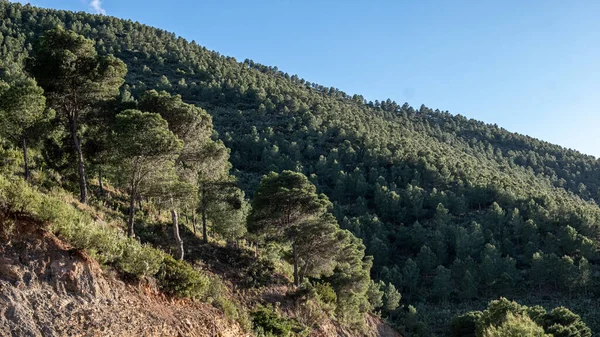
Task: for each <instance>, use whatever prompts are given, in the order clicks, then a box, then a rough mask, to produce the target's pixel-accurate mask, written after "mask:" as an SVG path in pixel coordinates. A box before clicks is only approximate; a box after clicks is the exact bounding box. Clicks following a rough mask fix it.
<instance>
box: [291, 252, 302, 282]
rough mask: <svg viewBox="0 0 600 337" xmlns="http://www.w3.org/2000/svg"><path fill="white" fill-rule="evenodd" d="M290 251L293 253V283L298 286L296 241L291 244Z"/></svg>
mask: <svg viewBox="0 0 600 337" xmlns="http://www.w3.org/2000/svg"><path fill="white" fill-rule="evenodd" d="M292 251H293V253H294V285H295V286H296V287H299V286H300V280H299V279H298V250H297V249H296V241H294V243H293V244H292Z"/></svg>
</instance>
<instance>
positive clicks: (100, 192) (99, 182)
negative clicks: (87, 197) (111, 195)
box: [98, 167, 104, 196]
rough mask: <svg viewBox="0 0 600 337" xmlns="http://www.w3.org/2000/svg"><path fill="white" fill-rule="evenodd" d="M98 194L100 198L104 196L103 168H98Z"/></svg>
mask: <svg viewBox="0 0 600 337" xmlns="http://www.w3.org/2000/svg"><path fill="white" fill-rule="evenodd" d="M98 185H99V186H98V188H99V190H98V193H99V194H100V196H103V195H104V184H103V183H102V167H98Z"/></svg>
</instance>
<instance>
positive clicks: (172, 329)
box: [0, 219, 246, 337]
mask: <svg viewBox="0 0 600 337" xmlns="http://www.w3.org/2000/svg"><path fill="white" fill-rule="evenodd" d="M0 222H3V221H1V220H0ZM0 226H2V225H0ZM245 335H246V334H245V333H243V331H242V330H241V329H240V327H239V326H238V325H237V324H235V323H233V322H230V321H228V320H227V319H226V318H225V317H224V316H223V314H222V313H221V312H219V311H218V310H216V309H214V308H213V307H211V306H209V305H205V304H201V303H193V302H191V301H181V300H178V301H175V300H171V299H168V298H166V297H164V296H162V295H161V294H159V293H157V292H156V291H154V290H153V288H152V287H150V286H142V285H132V284H126V283H124V282H123V281H121V280H119V278H118V277H116V276H115V275H114V274H111V273H110V272H105V271H103V270H102V269H101V268H100V266H99V265H98V264H97V263H96V262H95V261H93V260H92V259H90V258H89V257H88V256H86V255H85V254H83V253H81V252H78V251H75V250H72V249H70V247H68V246H67V245H65V244H64V243H63V242H61V241H60V240H59V239H57V238H56V237H55V236H54V235H52V234H50V233H48V232H46V231H44V230H41V229H40V227H39V225H37V224H35V223H33V222H31V221H28V220H26V219H20V220H17V221H16V223H15V225H14V229H13V230H12V233H11V234H10V235H0V336H28V337H29V336H31V337H37V336H40V337H42V336H43V337H54V336H56V337H58V336H136V337H140V336H223V337H225V336H227V337H239V336H245Z"/></svg>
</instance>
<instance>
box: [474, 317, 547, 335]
mask: <svg viewBox="0 0 600 337" xmlns="http://www.w3.org/2000/svg"><path fill="white" fill-rule="evenodd" d="M551 336H552V335H547V334H546V333H544V329H543V328H542V327H541V326H539V325H537V324H536V323H535V322H534V321H532V320H531V318H529V317H527V316H515V315H514V314H512V313H508V314H507V315H506V319H505V321H504V322H503V323H502V324H501V325H500V326H498V327H496V326H490V327H489V328H488V329H486V330H485V332H484V333H483V337H551Z"/></svg>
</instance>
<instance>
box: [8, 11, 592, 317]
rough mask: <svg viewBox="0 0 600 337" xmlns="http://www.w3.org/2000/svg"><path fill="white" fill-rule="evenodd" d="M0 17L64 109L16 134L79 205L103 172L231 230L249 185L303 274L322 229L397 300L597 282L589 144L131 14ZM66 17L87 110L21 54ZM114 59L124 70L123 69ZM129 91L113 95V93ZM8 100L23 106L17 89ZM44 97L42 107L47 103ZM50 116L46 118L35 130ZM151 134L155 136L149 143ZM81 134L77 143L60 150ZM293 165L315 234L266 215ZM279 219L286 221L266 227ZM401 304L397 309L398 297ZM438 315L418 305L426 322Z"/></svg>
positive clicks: (520, 294)
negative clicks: (333, 81) (283, 67)
mask: <svg viewBox="0 0 600 337" xmlns="http://www.w3.org/2000/svg"><path fill="white" fill-rule="evenodd" d="M0 17H1V18H2V23H1V24H0V59H1V60H2V61H1V66H2V69H3V72H4V74H3V76H5V78H11V76H12V74H18V73H19V72H20V69H22V68H23V67H25V68H26V69H27V67H30V68H29V69H31V71H30V74H31V76H33V77H35V79H36V81H37V82H38V84H39V85H40V86H41V87H42V88H43V89H44V90H45V92H44V95H43V96H45V97H46V100H47V101H48V106H49V107H51V108H52V109H45V110H44V109H41V108H40V109H39V111H37V110H36V108H35V106H36V104H32V105H31V111H30V112H29V113H28V115H29V114H31V116H30V117H27V118H25V119H27V120H15V121H14V123H16V124H18V125H21V129H22V132H21V131H20V129H19V128H11V130H13V131H14V130H16V132H15V133H14V134H10V135H9V134H6V139H11V140H14V145H15V146H17V145H18V146H19V147H22V146H23V145H22V144H25V143H26V144H32V145H34V143H36V142H40V144H41V145H39V147H38V149H39V150H38V151H37V152H36V153H37V155H38V156H39V157H40V158H41V159H42V160H39V161H36V165H38V168H39V169H40V170H39V171H43V172H45V171H44V170H45V168H46V167H48V168H50V169H52V171H53V172H60V173H61V174H62V176H61V177H62V178H63V179H64V182H65V184H68V183H70V182H73V181H79V186H80V190H81V195H82V200H84V197H85V191H84V187H82V186H84V185H85V181H84V182H83V183H81V181H82V180H83V179H85V178H86V177H90V176H91V175H92V173H90V172H93V175H94V176H96V175H98V180H100V181H101V180H102V179H103V178H105V177H108V179H110V180H111V182H114V183H115V184H118V185H119V186H120V187H121V188H123V189H125V190H126V191H128V193H129V196H130V197H131V200H130V202H131V211H130V214H131V215H132V216H133V215H135V214H136V213H135V211H136V203H139V202H140V201H142V199H144V198H152V199H153V202H155V203H156V205H160V207H164V208H165V209H168V210H169V211H173V214H174V220H175V218H176V215H177V211H179V210H182V209H194V210H198V212H199V215H200V218H202V220H203V223H205V224H206V223H207V222H208V223H213V224H214V228H215V229H216V232H217V233H220V234H219V235H223V237H228V238H230V239H232V240H233V239H235V238H239V237H242V236H244V231H245V230H246V228H245V227H244V226H240V225H239V224H242V223H244V224H245V220H243V219H245V214H246V213H248V212H250V211H249V209H250V207H249V206H248V205H247V204H246V203H245V201H244V193H242V191H244V192H245V195H247V196H248V197H250V198H251V199H253V200H254V203H256V205H255V206H254V207H253V208H252V212H251V213H250V217H249V220H250V221H249V230H250V232H249V233H248V237H251V238H252V239H253V240H256V241H257V242H267V241H275V242H279V243H280V244H283V245H287V246H289V247H290V249H291V250H292V253H293V252H295V253H296V254H292V255H295V258H294V259H292V260H297V261H302V262H301V263H295V265H296V269H297V272H296V273H295V274H297V275H296V277H295V282H296V283H299V282H301V280H302V279H303V278H304V277H307V276H310V275H312V274H313V273H322V275H327V274H328V273H329V272H330V271H331V265H330V264H328V263H324V264H321V263H322V261H312V262H311V259H306V258H304V257H302V250H303V249H308V250H311V249H315V250H320V249H322V250H323V254H324V256H326V255H327V254H329V252H328V251H327V248H328V247H317V246H315V247H312V246H306V247H300V246H299V245H298V242H301V241H302V242H303V243H304V242H305V241H304V240H308V241H310V240H309V238H310V235H311V234H310V232H311V231H312V230H315V231H323V233H328V234H327V235H324V240H332V242H337V243H336V244H339V243H340V242H342V243H343V242H346V243H348V244H349V245H354V246H355V247H356V249H357V250H358V251H360V250H361V247H362V245H363V244H364V247H365V248H364V249H365V253H366V255H370V256H373V261H372V268H370V266H369V264H370V263H365V262H364V261H363V263H365V264H366V265H365V266H364V267H362V269H360V268H359V267H358V266H356V267H352V268H355V269H354V270H356V271H357V272H358V271H359V269H360V270H361V271H360V272H359V274H360V273H364V271H365V270H366V271H369V269H370V276H371V277H372V278H373V279H375V280H377V281H383V282H384V286H380V283H379V282H372V283H373V284H375V285H377V286H373V287H372V288H373V289H375V288H378V289H379V288H385V289H389V291H388V293H389V294H390V295H389V296H387V297H389V298H395V297H397V296H395V295H392V294H393V293H394V291H396V292H398V291H399V292H401V293H402V295H403V301H404V302H406V303H407V304H408V303H412V304H415V305H417V304H418V303H433V304H444V303H448V302H452V303H461V304H465V303H466V304H469V303H473V305H482V303H487V302H488V300H489V299H490V298H494V297H496V298H497V297H498V296H500V295H503V296H512V297H515V298H526V297H528V296H529V295H530V294H532V293H534V294H537V297H536V298H538V299H540V298H542V297H551V298H552V299H553V301H555V302H559V304H566V302H565V301H567V300H568V301H573V303H575V300H574V298H578V297H584V298H585V297H589V296H590V295H596V294H597V293H596V287H595V286H596V285H597V284H598V282H599V277H598V275H600V273H599V272H600V267H599V266H600V260H599V256H598V238H600V231H599V228H600V226H599V225H600V208H598V206H597V204H596V202H597V201H598V198H599V194H598V187H600V185H599V184H598V181H600V162H598V160H596V159H595V158H593V157H591V156H586V155H583V154H580V153H578V152H576V151H572V150H568V149H564V148H561V147H559V146H556V145H552V144H548V143H545V142H542V141H539V140H536V139H533V138H530V137H526V136H522V135H518V134H514V133H510V132H508V131H506V130H504V129H501V128H499V127H497V126H495V125H486V124H484V123H481V122H478V121H474V120H469V119H467V118H465V117H463V116H460V115H456V116H454V115H451V114H449V113H447V112H441V111H438V110H435V111H434V110H432V109H429V108H427V107H425V106H421V107H420V108H419V109H414V108H412V107H410V106H409V105H407V104H404V105H399V104H397V103H395V102H393V101H391V100H382V101H375V102H367V101H365V100H364V98H363V97H362V96H360V95H348V94H346V93H344V92H342V91H340V90H337V89H335V88H328V87H324V86H321V85H318V84H315V83H311V82H308V81H306V80H304V79H301V78H299V77H298V76H296V75H289V74H287V73H284V72H281V71H279V69H277V68H276V67H267V66H263V65H261V64H258V63H255V62H253V61H251V60H245V61H244V62H238V61H237V60H235V59H233V58H231V57H225V56H222V55H220V54H218V53H216V52H212V51H209V50H207V49H206V48H203V47H201V46H198V45H197V44H196V43H194V42H193V41H192V42H188V41H186V40H185V39H183V38H180V37H176V36H175V35H174V34H172V33H169V32H166V31H163V30H159V29H155V28H151V27H148V26H144V25H141V24H138V23H134V22H131V21H127V20H120V19H116V18H112V17H106V16H96V15H89V14H85V13H72V12H66V11H54V10H45V9H39V8H35V7H32V6H28V5H27V6H22V5H19V4H9V3H8V2H6V1H0ZM56 26H64V27H65V28H66V29H68V30H71V31H74V32H75V33H77V34H80V35H83V36H85V37H86V38H89V39H91V40H93V41H94V44H93V45H92V44H89V45H86V46H85V47H81V48H82V51H81V52H90V53H91V54H90V55H93V56H90V58H91V59H93V60H94V62H96V66H95V67H93V69H81V71H88V72H90V73H89V75H90V76H93V77H94V80H97V81H100V82H102V86H101V88H95V87H94V86H93V85H90V83H88V82H85V83H84V85H82V86H77V90H91V91H90V92H91V94H89V95H83V96H81V94H80V93H77V92H75V93H74V94H75V96H76V98H77V104H75V107H74V106H71V105H69V106H68V107H66V106H61V105H60V103H56V102H64V100H66V99H69V98H70V97H71V96H69V95H67V96H56V95H54V94H53V91H52V90H58V89H52V88H53V87H54V86H57V85H59V84H58V83H55V77H53V76H54V75H52V74H44V73H45V72H46V71H50V70H48V69H46V68H45V67H44V65H43V63H39V64H36V63H35V62H33V63H31V64H30V62H27V59H28V58H29V57H30V56H32V57H33V60H38V58H36V55H41V54H40V52H41V51H40V50H39V47H38V46H37V41H38V40H39V39H40V37H41V36H42V35H43V34H44V33H45V32H46V31H47V30H48V29H53V28H55V27H56ZM65 34H66V33H65ZM68 34H72V33H68ZM72 36H74V35H72ZM78 38H79V39H83V38H80V37H78ZM82 41H83V40H82ZM86 43H87V42H86ZM90 43H91V42H90ZM52 52H53V50H48V53H52ZM96 53H97V54H96ZM110 55H114V57H112V56H110ZM69 57H70V56H69ZM115 57H116V58H115ZM117 58H118V59H120V60H122V62H124V63H125V64H126V65H127V70H128V71H127V73H126V74H125V71H124V69H125V67H124V66H123V64H122V63H121V62H120V61H119V60H118V59H117ZM44 59H49V58H47V57H44ZM42 61H43V60H41V59H40V62H42ZM43 62H50V61H43ZM82 66H83V65H82ZM36 67H37V68H36ZM35 69H38V70H37V74H36V70H35ZM40 76H41V77H40ZM44 76H48V77H47V79H44ZM17 77H18V76H17ZM38 77H39V78H38ZM11 81H12V82H11V83H12V84H9V85H8V86H5V87H6V88H12V87H15V86H16V87H19V86H21V87H28V88H29V89H27V90H26V92H28V93H24V94H23V95H29V96H36V95H37V94H36V92H40V89H36V86H35V84H34V83H33V82H32V80H31V79H19V80H11ZM44 81H47V82H44ZM9 82H10V81H9ZM100 82H99V83H100ZM27 83H29V84H27ZM45 83H46V84H45ZM121 84H123V85H121ZM64 89H68V85H67V86H66V87H65V88H64ZM15 90H16V89H15ZM15 90H9V91H7V92H8V93H7V94H6V95H8V96H7V97H9V96H11V95H15V93H14V91H15ZM61 90H62V89H61ZM94 90H96V91H94ZM117 91H118V92H117ZM11 92H12V93H11ZM117 93H118V99H116V100H107V99H106V97H107V96H106V95H109V94H110V95H114V94H117ZM177 95H179V96H177ZM81 99H83V100H84V101H85V100H89V101H88V102H87V103H82V101H81ZM14 101H15V102H16V103H13V104H14V105H15V106H17V105H18V102H20V99H16V100H14ZM33 101H35V100H33ZM6 102H10V100H8V99H7V100H6ZM88 103H89V104H91V103H94V104H93V105H94V106H98V104H97V103H101V104H100V106H102V110H101V111H103V113H102V114H98V113H97V112H96V111H95V110H94V109H90V110H89V111H87V110H86V109H80V108H77V109H79V110H77V112H76V114H75V116H73V117H71V115H72V114H73V111H71V112H69V111H67V110H70V109H73V108H76V106H77V105H78V104H88ZM37 105H39V106H43V98H39V101H38V103H37ZM63 105H64V104H63ZM6 109H9V108H6ZM6 109H5V110H6ZM12 109H18V107H15V108H12ZM34 110H35V111H34ZM36 111H37V112H36ZM207 111H208V112H209V113H210V116H209V114H208V113H207ZM38 112H39V113H38ZM107 112H110V113H107ZM157 114H158V115H157ZM211 117H212V119H211ZM79 118H82V120H79ZM71 119H73V121H74V122H75V124H76V127H75V128H73V126H72V125H70V124H69V123H71V121H70V120H71ZM84 120H85V121H84ZM165 121H166V122H165ZM11 123H13V121H11ZM177 123H180V124H179V126H176V125H177ZM213 123H214V129H213ZM141 124H143V125H144V126H143V127H142V126H141ZM57 127H59V128H60V130H61V131H60V132H56V130H57V129H56V128H57ZM138 127H140V129H139V134H138V135H136V133H137V132H138V131H137V130H138V129H137V128H138ZM40 128H41V129H45V130H52V131H51V132H49V133H47V136H44V137H41V135H42V134H43V132H41V131H38V130H41V129H40ZM73 129H74V130H75V131H73ZM133 130H136V131H135V132H134V131H133ZM142 134H143V135H144V136H143V135H142ZM148 134H151V135H153V136H149V137H150V138H148V139H145V138H144V139H143V140H140V139H141V138H138V137H142V136H143V137H146V136H145V135H148ZM187 137H191V138H187ZM78 142H79V143H81V146H80V147H81V150H76V151H71V152H67V151H64V149H65V148H67V147H69V146H65V145H69V144H77V143H78ZM108 144H110V145H108ZM36 146H37V145H36ZM24 148H25V147H24ZM74 148H75V149H76V148H77V146H74ZM163 150H164V152H161V151H163ZM7 156H8V154H7ZM197 156H199V157H201V158H202V159H203V158H212V159H211V160H210V161H205V160H198V158H199V157H197ZM82 162H83V164H78V167H79V169H78V170H70V169H71V168H72V167H73V165H74V163H82ZM207 162H210V163H211V164H210V165H207V164H206V163H207ZM229 162H230V163H231V166H229V165H230V164H228V163H229ZM213 163H214V165H215V166H211V165H213ZM158 168H160V170H158ZM230 168H231V170H230ZM286 170H287V171H291V172H297V173H302V174H303V175H304V176H306V177H307V179H308V182H310V184H312V185H314V186H316V190H314V191H313V190H312V188H309V187H306V186H310V185H308V184H306V185H305V182H302V184H301V185H302V186H305V187H299V188H301V189H306V192H307V193H308V194H310V195H317V197H316V198H315V199H314V200H313V201H314V202H315V205H313V206H314V207H312V208H311V209H310V210H307V213H306V214H305V215H306V217H299V218H298V220H299V221H301V222H302V223H303V224H305V225H306V227H305V228H307V229H310V230H308V231H307V232H306V233H304V234H302V235H308V237H303V236H302V235H300V234H299V233H297V232H296V230H297V228H296V225H298V224H297V223H292V222H288V223H286V221H281V219H282V218H269V217H267V216H266V215H265V214H262V213H261V211H260V207H259V205H263V206H265V205H267V204H270V202H271V201H272V200H271V199H269V196H268V195H262V194H261V192H260V191H261V190H270V191H274V190H273V189H274V187H273V186H270V185H269V184H266V183H265V182H261V179H262V177H263V176H265V175H267V177H270V179H273V184H275V181H281V180H283V179H284V177H282V176H283V175H284V174H283V173H282V172H284V171H286ZM230 172H231V174H230ZM270 172H278V173H280V174H278V175H269V174H270ZM167 177H168V179H167ZM298 179H299V178H298ZM157 182H159V183H157ZM238 186H239V188H238ZM178 191H190V192H192V193H187V192H186V193H178ZM321 194H324V195H326V196H327V200H328V201H327V202H325V200H326V199H325V198H324V197H322V196H320V195H321ZM190 196H193V197H190ZM276 200H277V201H280V199H276ZM325 204H327V206H325ZM192 205H193V207H192ZM198 205H199V206H198ZM317 206H318V207H317ZM324 209H327V211H324ZM265 210H266V208H265ZM265 212H266V211H265ZM269 212H271V211H269ZM200 213H201V214H200ZM223 214H238V215H235V216H232V217H223V216H222V215H223ZM279 215H280V216H283V215H282V214H279ZM331 215H333V217H334V218H335V219H334V218H332V217H331ZM278 219H279V220H278ZM316 219H319V221H316ZM134 220H135V219H133V220H131V221H130V224H131V223H133V222H134ZM220 221H221V222H223V223H219V222H220ZM225 222H226V223H225ZM274 223H277V224H278V225H281V226H280V227H278V228H277V230H275V231H272V230H271V229H270V225H271V224H274ZM335 223H337V224H339V228H338V227H337V226H336V225H335ZM334 227H335V228H334ZM254 228H265V230H266V229H269V230H268V231H265V232H261V231H257V230H256V229H254ZM345 230H347V231H349V232H351V233H352V234H353V235H354V236H355V237H357V238H358V239H360V241H361V242H362V244H361V243H360V242H359V241H356V240H355V239H354V238H353V237H352V236H350V235H349V234H348V232H347V231H345ZM132 233H133V232H132ZM343 236H347V238H343ZM350 242H353V243H350ZM294 247H295V248H294ZM361 254H362V253H359V254H358V255H361ZM358 255H357V256H358ZM360 259H362V257H361V258H359V259H357V260H356V261H358V260H360ZM353 263H355V262H352V263H350V262H348V264H349V265H352V264H353ZM357 263H358V262H356V263H355V264H357ZM311 264H314V265H311ZM365 278H367V277H365ZM329 281H330V282H334V280H333V279H330V280H329ZM332 284H333V283H332ZM361 284H362V283H361ZM364 284H367V286H364V285H361V286H360V287H358V289H361V292H362V291H365V292H364V293H363V294H364V297H363V298H371V301H370V302H371V303H377V302H378V295H377V294H378V293H377V292H375V295H374V296H368V293H369V290H368V289H369V288H370V287H369V286H368V284H369V281H365V282H364ZM392 287H393V288H392ZM392 289H393V291H392ZM379 301H382V300H381V298H379ZM390 302H391V303H390V306H389V310H388V311H390V312H394V311H399V310H400V309H401V308H402V306H399V305H398V304H397V303H394V302H397V301H390ZM355 303H356V307H366V306H365V305H361V304H359V303H360V301H357V302H355ZM381 305H383V304H381ZM578 305H579V304H578ZM581 307H582V308H584V309H585V308H587V309H590V310H587V309H586V310H584V311H586V313H585V314H583V316H584V319H585V320H586V321H587V322H588V323H589V324H590V325H591V326H592V327H594V328H596V327H600V316H599V315H598V314H597V313H595V311H594V310H591V308H592V307H591V306H590V305H589V304H585V303H583V304H581ZM427 308H431V307H427ZM403 309H404V310H403V312H405V313H410V312H411V310H414V308H412V309H411V307H410V306H404V308H403ZM361 310H364V309H361ZM433 311H435V309H428V310H426V311H424V310H420V313H419V314H420V315H421V318H422V319H424V320H425V321H427V317H428V315H432V316H434V313H433ZM398 316H399V317H400V315H398ZM405 316H406V315H403V316H402V317H405ZM400 324H404V323H400ZM435 324H437V322H433V323H431V325H435Z"/></svg>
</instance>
